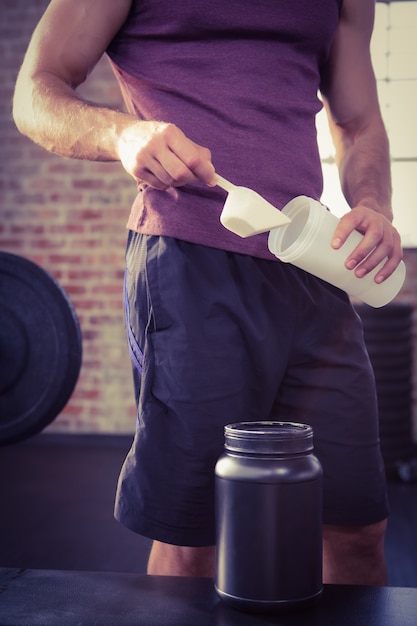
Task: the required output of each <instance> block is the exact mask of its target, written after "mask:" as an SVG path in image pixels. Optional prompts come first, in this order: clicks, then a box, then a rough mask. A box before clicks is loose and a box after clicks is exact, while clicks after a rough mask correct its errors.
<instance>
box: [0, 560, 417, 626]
mask: <svg viewBox="0 0 417 626" xmlns="http://www.w3.org/2000/svg"><path fill="white" fill-rule="evenodd" d="M0 624H2V626H11V625H13V626H23V625H24V626H32V625H42V626H67V625H68V626H72V625H74V626H75V625H77V626H84V625H94V624H96V625H104V624H107V625H108V626H122V625H129V626H134V625H136V624H137V625H143V626H174V625H175V626H208V625H210V626H212V625H215V626H249V625H250V626H262V625H263V626H265V625H272V624H275V625H277V626H300V625H304V626H306V625H308V626H416V624H417V589H414V588H402V587H362V586H358V587H355V586H342V585H340V586H339V585H325V587H324V591H323V595H322V597H321V599H320V600H319V602H318V603H317V604H316V606H314V607H311V608H309V609H305V610H303V611H299V612H294V613H291V614H281V615H254V614H247V613H241V612H238V611H235V610H233V609H230V608H228V607H226V606H225V605H224V604H223V603H222V602H221V601H220V600H219V599H218V597H217V595H216V593H215V591H214V587H213V581H212V580H211V579H204V578H180V577H168V576H146V575H137V574H123V573H109V572H84V571H83V572H80V571H62V570H30V569H16V568H0Z"/></svg>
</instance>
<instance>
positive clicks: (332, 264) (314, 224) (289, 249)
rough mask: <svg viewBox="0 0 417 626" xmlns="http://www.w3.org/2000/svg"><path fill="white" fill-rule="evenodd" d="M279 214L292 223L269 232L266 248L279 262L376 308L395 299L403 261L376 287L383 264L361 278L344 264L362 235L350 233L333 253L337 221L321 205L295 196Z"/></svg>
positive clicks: (315, 201)
mask: <svg viewBox="0 0 417 626" xmlns="http://www.w3.org/2000/svg"><path fill="white" fill-rule="evenodd" d="M282 212H283V213H284V214H285V215H287V216H288V217H289V218H290V219H291V222H290V223H289V224H288V225H287V226H282V227H281V228H277V229H273V230H271V231H270V233H269V238H268V247H269V249H270V251H271V252H272V254H274V255H275V256H276V257H277V258H278V259H280V260H281V261H284V262H285V263H291V264H293V265H295V266H296V267H299V268H301V269H303V270H305V271H307V272H309V273H310V274H313V275H314V276H317V277H318V278H321V279H323V280H325V281H327V282H328V283H330V284H332V285H334V286H335V287H339V288H340V289H343V290H344V291H346V292H347V293H348V294H350V295H352V296H356V297H357V298H359V300H362V301H363V302H365V303H366V304H369V305H370V306H372V307H375V308H378V307H381V306H384V305H385V304H388V303H389V302H390V301H391V300H392V299H393V298H394V297H395V296H396V295H397V293H398V292H399V290H400V289H401V287H402V285H403V283H404V280H405V273H406V270H405V265H404V263H403V261H401V262H400V264H399V265H398V267H397V268H396V270H395V272H394V273H393V274H392V275H391V276H390V277H389V278H387V279H386V280H385V281H384V282H383V283H380V284H378V283H376V282H375V280H374V278H375V276H376V274H377V273H378V271H379V270H380V268H381V267H382V266H383V265H384V263H385V260H384V261H381V263H380V264H379V265H378V266H377V267H376V268H375V269H374V270H373V271H372V272H370V273H369V274H366V276H364V277H363V278H357V277H356V276H355V274H354V270H348V269H347V268H346V267H345V265H344V263H345V261H346V258H347V257H348V256H349V254H350V253H351V252H352V250H353V249H354V248H355V247H356V246H357V245H358V243H359V242H360V240H361V239H362V237H363V235H361V234H360V233H359V232H357V231H354V232H352V233H351V234H350V235H349V237H348V238H347V240H346V241H345V243H344V244H343V246H342V247H341V248H339V249H338V250H334V249H333V248H332V246H331V241H332V239H333V236H334V232H335V230H336V226H337V224H338V222H339V218H338V217H336V216H335V215H333V214H332V213H330V211H328V210H327V208H326V207H325V206H323V205H322V204H321V203H320V202H318V201H317V200H313V199H312V198H309V197H307V196H298V197H297V198H294V199H293V200H291V202H289V203H288V204H287V205H286V206H285V207H284V208H283V209H282Z"/></svg>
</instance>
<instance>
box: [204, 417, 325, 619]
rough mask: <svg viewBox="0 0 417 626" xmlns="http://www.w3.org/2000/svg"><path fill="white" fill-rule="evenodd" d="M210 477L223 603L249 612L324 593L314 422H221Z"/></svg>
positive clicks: (298, 602) (319, 475) (283, 606)
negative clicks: (221, 446)
mask: <svg viewBox="0 0 417 626" xmlns="http://www.w3.org/2000/svg"><path fill="white" fill-rule="evenodd" d="M215 479H216V532H217V563H216V580H215V586H216V590H217V593H218V594H219V596H220V597H221V598H222V600H223V601H225V602H226V603H228V604H230V605H232V606H234V607H235V608H238V609H242V610H248V611H275V610H278V611H280V610H283V609H284V610H291V609H294V608H301V607H302V606H304V605H308V604H311V603H313V602H314V601H315V600H316V599H317V598H318V597H319V596H320V594H321V592H322V469H321V465H320V463H319V461H318V459H317V458H316V457H315V456H314V454H313V429H312V428H311V426H308V425H306V424H296V423H292V422H242V423H238V424H230V425H228V426H226V427H225V451H224V453H223V454H222V456H221V457H220V458H219V460H218V462H217V464H216V477H215Z"/></svg>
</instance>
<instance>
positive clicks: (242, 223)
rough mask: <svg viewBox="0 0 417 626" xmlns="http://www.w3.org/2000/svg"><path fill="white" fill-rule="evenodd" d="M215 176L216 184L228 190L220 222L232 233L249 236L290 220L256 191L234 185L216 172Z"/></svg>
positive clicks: (282, 224)
mask: <svg viewBox="0 0 417 626" xmlns="http://www.w3.org/2000/svg"><path fill="white" fill-rule="evenodd" d="M216 176H217V184H218V186H219V187H221V188H222V189H224V190H225V191H227V192H228V194H227V198H226V202H225V204H224V207H223V211H222V213H221V216H220V222H221V223H222V224H223V226H224V227H225V228H227V229H228V230H231V231H232V233H235V234H236V235H239V236H240V237H250V236H251V235H257V234H259V233H265V232H267V231H269V230H272V229H273V228H279V227H280V226H285V225H286V224H289V223H290V222H291V220H290V218H289V217H287V216H286V215H284V213H281V211H280V210H279V209H277V208H276V207H275V206H273V205H272V204H270V203H269V202H268V201H267V200H265V199H264V198H262V196H260V195H259V194H258V193H256V191H253V190H252V189H248V188H247V187H239V186H237V185H234V184H233V183H231V182H230V181H228V180H226V179H225V178H223V177H222V176H219V175H218V174H216Z"/></svg>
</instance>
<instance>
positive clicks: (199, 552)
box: [148, 541, 215, 577]
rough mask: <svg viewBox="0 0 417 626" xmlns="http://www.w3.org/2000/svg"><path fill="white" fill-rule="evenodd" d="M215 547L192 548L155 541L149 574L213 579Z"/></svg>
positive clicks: (149, 563)
mask: <svg viewBox="0 0 417 626" xmlns="http://www.w3.org/2000/svg"><path fill="white" fill-rule="evenodd" d="M214 563H215V546H208V547H203V548H190V547H187V546H173V545H170V544H167V543H161V542H160V541H154V542H153V544H152V549H151V553H150V555H149V562H148V574H156V575H160V576H195V577H198V576H201V577H213V576H214Z"/></svg>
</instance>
